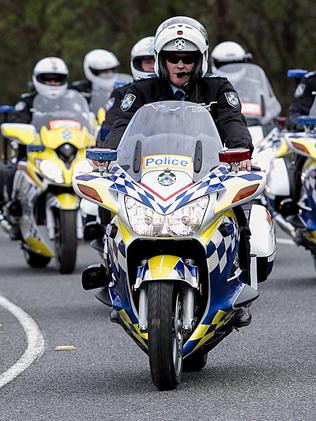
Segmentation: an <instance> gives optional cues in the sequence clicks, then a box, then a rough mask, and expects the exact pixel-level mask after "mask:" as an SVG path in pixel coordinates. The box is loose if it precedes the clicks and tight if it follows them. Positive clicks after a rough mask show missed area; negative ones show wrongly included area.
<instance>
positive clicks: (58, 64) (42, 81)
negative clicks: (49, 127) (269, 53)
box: [6, 57, 68, 240]
mask: <svg viewBox="0 0 316 421" xmlns="http://www.w3.org/2000/svg"><path fill="white" fill-rule="evenodd" d="M32 81H33V86H34V90H33V91H32V92H29V93H23V94H22V95H21V97H20V101H19V102H18V103H17V104H16V106H15V111H14V112H13V113H10V115H9V119H8V121H9V123H25V124H30V123H31V121H32V109H33V101H34V98H35V97H36V95H38V94H40V95H44V96H46V97H48V98H51V99H52V100H53V99H54V98H57V97H59V96H62V95H64V94H65V93H66V91H67V88H68V68H67V66H66V63H65V62H64V61H63V60H62V59H61V58H59V57H45V58H43V59H41V60H40V61H39V62H38V63H37V64H36V65H35V67H34V70H33V77H32ZM25 157H26V146H25V145H23V144H18V149H17V154H16V160H17V162H18V161H20V160H22V159H25ZM15 165H16V164H15ZM15 170H16V168H15ZM14 175H15V171H11V172H10V175H9V176H8V177H7V180H6V186H7V193H8V196H9V197H10V196H11V193H12V186H13V179H14ZM7 209H8V212H9V214H10V215H11V216H12V217H14V219H16V221H18V220H19V217H20V215H21V205H20V203H19V202H18V201H12V202H9V203H8V206H7ZM12 220H13V218H12ZM10 237H11V239H12V240H19V239H20V230H19V226H18V222H17V223H16V224H15V225H14V224H12V227H11V231H10Z"/></svg>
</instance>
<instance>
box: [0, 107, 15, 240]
mask: <svg viewBox="0 0 316 421" xmlns="http://www.w3.org/2000/svg"><path fill="white" fill-rule="evenodd" d="M14 111H15V107H14V106H11V105H1V106H0V116H1V124H3V123H6V122H7V121H8V116H9V114H11V113H13V112H14ZM12 152H13V151H12V149H11V148H10V142H9V140H8V139H7V138H5V137H4V138H3V139H2V141H1V142H0V226H1V228H2V229H3V230H4V231H5V232H9V231H10V224H9V223H8V221H6V219H5V218H4V216H3V213H2V207H3V206H4V204H5V203H6V202H7V201H8V200H9V196H8V188H9V187H8V185H7V184H8V183H7V180H8V179H12V176H11V177H10V175H11V174H14V171H15V167H14V165H12V163H11V158H12ZM10 187H11V186H10ZM9 190H10V188H9Z"/></svg>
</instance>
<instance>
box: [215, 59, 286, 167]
mask: <svg viewBox="0 0 316 421" xmlns="http://www.w3.org/2000/svg"><path fill="white" fill-rule="evenodd" d="M217 73H218V74H219V75H222V76H225V77H227V78H228V79H229V81H230V82H231V83H232V84H233V86H234V88H235V89H236V91H237V93H238V95H239V98H240V102H241V112H242V114H244V116H245V118H246V121H247V126H248V130H249V132H250V134H251V137H252V142H253V145H254V152H253V162H254V163H255V164H256V165H258V166H259V167H261V168H262V169H265V170H268V169H269V164H270V161H271V159H272V158H273V156H274V154H272V153H271V147H272V145H273V143H274V142H275V139H276V138H277V136H278V131H279V129H278V124H277V119H278V116H279V114H280V111H281V105H280V103H279V101H278V100H277V98H276V96H275V94H274V92H273V90H272V87H271V84H270V82H269V80H268V78H267V76H266V74H265V72H264V71H263V70H262V69H261V67H259V66H257V65H256V64H252V63H232V64H226V65H224V66H221V67H220V69H217Z"/></svg>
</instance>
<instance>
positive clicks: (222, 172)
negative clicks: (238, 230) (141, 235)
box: [74, 165, 265, 214]
mask: <svg viewBox="0 0 316 421" xmlns="http://www.w3.org/2000/svg"><path fill="white" fill-rule="evenodd" d="M255 184H258V189H257V190H256V191H255V192H254V193H256V195H257V194H258V193H259V192H261V191H262V190H263V187H264V184H265V174H264V173H262V172H260V173H259V172H258V173H249V172H247V171H240V172H238V173H237V174H236V175H232V173H230V172H229V169H228V167H227V166H225V165H220V166H218V167H216V168H215V169H214V170H212V171H211V172H210V173H209V174H208V175H206V176H205V177H204V178H202V180H200V181H199V182H197V183H195V184H193V185H191V186H188V187H187V188H185V190H184V191H182V192H181V193H179V194H178V195H175V196H174V195H172V197H169V198H168V199H167V200H166V199H163V198H161V197H159V195H156V194H155V192H154V191H151V192H149V191H148V190H147V189H146V187H145V186H143V185H141V184H140V183H137V182H135V181H134V180H133V179H132V178H131V177H130V176H129V175H128V174H127V173H126V172H125V171H124V170H123V169H122V168H121V167H119V166H114V167H113V168H112V170H111V172H110V173H109V174H106V175H103V176H101V175H100V174H98V175H90V174H89V175H77V176H76V177H75V182H74V188H75V190H76V192H77V193H78V194H79V195H80V196H81V197H83V198H89V200H90V199H91V197H92V196H89V194H85V193H84V192H83V190H82V189H81V190H80V185H84V186H86V187H88V188H92V189H93V190H94V191H95V192H96V193H97V194H98V196H99V197H100V199H101V200H99V201H96V203H97V204H99V205H100V204H101V205H103V206H104V207H107V208H108V206H107V205H106V204H107V203H110V204H111V206H112V207H111V208H109V209H110V210H112V208H113V202H114V201H115V195H113V194H111V192H112V193H114V192H117V193H121V194H126V195H128V196H131V197H133V198H134V199H136V200H138V201H140V202H142V203H143V204H144V205H146V206H148V207H149V208H151V209H153V210H154V211H156V212H157V213H160V214H169V213H172V212H174V211H175V210H177V209H179V208H180V207H181V206H184V205H185V204H187V203H188V202H190V201H193V200H195V199H198V198H200V197H202V196H205V195H208V194H211V193H215V192H221V191H224V194H223V196H221V200H220V201H219V203H218V206H217V208H216V212H217V213H218V212H221V211H223V210H224V209H225V208H229V207H231V206H232V205H233V202H232V201H233V200H234V198H235V196H236V194H237V193H238V192H239V190H241V189H242V188H243V187H246V186H249V185H255ZM92 198H93V197H92ZM249 198H250V195H248V196H247V198H246V199H245V200H241V201H238V202H240V203H243V202H244V201H246V200H249ZM236 204H237V203H236V202H235V203H234V205H236Z"/></svg>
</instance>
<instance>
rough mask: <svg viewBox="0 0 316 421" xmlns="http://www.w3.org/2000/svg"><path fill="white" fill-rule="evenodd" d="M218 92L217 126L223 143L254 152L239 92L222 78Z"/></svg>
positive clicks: (229, 146) (230, 146)
mask: <svg viewBox="0 0 316 421" xmlns="http://www.w3.org/2000/svg"><path fill="white" fill-rule="evenodd" d="M219 83H220V85H219V87H218V92H217V98H216V100H217V104H216V125H217V129H218V131H219V134H220V136H221V139H222V141H223V142H224V144H225V145H226V146H227V147H228V148H247V149H250V150H251V151H252V150H253V145H252V139H251V135H250V133H249V130H248V129H247V125H246V120H245V117H244V116H243V115H242V114H241V104H240V100H239V97H238V95H237V92H236V91H235V89H234V88H233V86H232V85H231V84H230V82H229V81H228V80H227V79H225V78H222V79H221V80H220V82H219Z"/></svg>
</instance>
